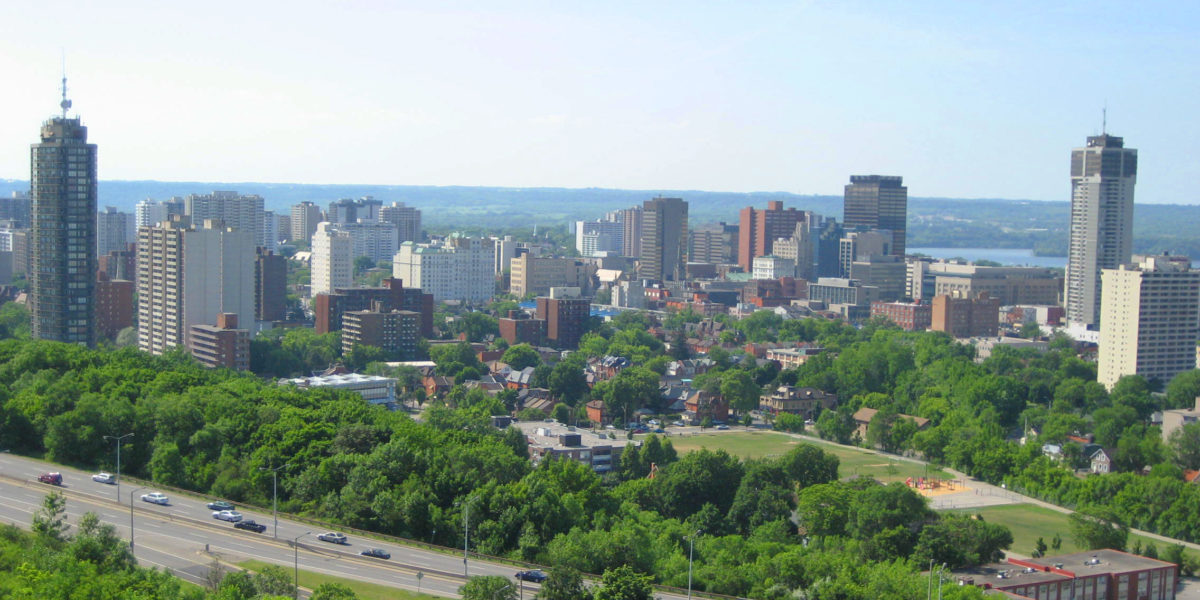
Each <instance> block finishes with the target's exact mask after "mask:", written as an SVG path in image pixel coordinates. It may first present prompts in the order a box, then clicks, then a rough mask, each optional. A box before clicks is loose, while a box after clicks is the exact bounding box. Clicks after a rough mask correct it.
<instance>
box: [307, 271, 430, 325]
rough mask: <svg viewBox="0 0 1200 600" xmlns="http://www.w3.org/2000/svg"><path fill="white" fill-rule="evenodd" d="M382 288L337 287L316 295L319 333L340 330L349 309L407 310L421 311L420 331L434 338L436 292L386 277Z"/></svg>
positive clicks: (314, 305)
mask: <svg viewBox="0 0 1200 600" xmlns="http://www.w3.org/2000/svg"><path fill="white" fill-rule="evenodd" d="M381 283H382V284H383V285H382V287H372V288H338V289H335V290H333V291H332V292H330V293H328V294H318V295H317V296H316V297H315V298H313V316H314V319H313V328H314V329H315V330H316V331H317V333H329V332H330V331H339V330H341V328H342V322H343V317H344V316H345V314H346V313H347V312H350V311H355V310H369V309H371V308H372V307H373V306H375V305H378V306H379V308H380V310H384V311H390V310H408V311H412V312H415V313H417V314H419V315H420V316H421V317H420V321H419V323H418V326H419V330H418V332H419V333H420V334H421V335H423V336H425V337H433V295H432V294H426V293H425V292H424V291H423V290H421V289H419V288H412V287H407V288H406V287H404V283H403V282H402V281H400V280H399V279H394V278H390V277H389V278H387V279H384V280H383V281H382V282H381Z"/></svg>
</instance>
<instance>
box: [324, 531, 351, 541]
mask: <svg viewBox="0 0 1200 600" xmlns="http://www.w3.org/2000/svg"><path fill="white" fill-rule="evenodd" d="M317 539H318V540H321V541H322V542H329V543H330V544H349V543H350V540H347V539H346V534H344V533H338V532H336V531H327V532H325V533H322V534H320V535H318V536H317Z"/></svg>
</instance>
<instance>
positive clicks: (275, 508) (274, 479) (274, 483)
mask: <svg viewBox="0 0 1200 600" xmlns="http://www.w3.org/2000/svg"><path fill="white" fill-rule="evenodd" d="M290 466H292V465H291V464H290V463H285V464H282V465H279V466H278V467H259V468H258V470H259V471H270V472H271V512H272V513H273V514H274V515H275V528H274V529H273V530H272V531H271V537H273V538H275V539H279V478H278V475H279V470H280V469H285V468H287V467H290Z"/></svg>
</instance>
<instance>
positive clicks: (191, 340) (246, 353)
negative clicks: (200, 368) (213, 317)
mask: <svg viewBox="0 0 1200 600" xmlns="http://www.w3.org/2000/svg"><path fill="white" fill-rule="evenodd" d="M188 351H189V352H191V354H192V356H193V357H195V359H196V360H197V361H198V362H199V363H200V364H202V365H204V366H206V367H209V368H218V367H223V368H226V369H234V370H235V371H246V370H249V369H250V331H249V330H247V329H239V328H238V316H237V313H221V314H218V315H217V324H216V326H213V325H192V327H191V329H190V330H189V335H188Z"/></svg>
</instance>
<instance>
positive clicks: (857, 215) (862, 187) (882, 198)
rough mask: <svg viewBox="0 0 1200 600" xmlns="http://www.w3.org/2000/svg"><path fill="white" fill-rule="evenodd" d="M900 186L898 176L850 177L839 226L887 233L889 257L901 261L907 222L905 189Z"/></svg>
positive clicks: (901, 180) (901, 181) (900, 182)
mask: <svg viewBox="0 0 1200 600" xmlns="http://www.w3.org/2000/svg"><path fill="white" fill-rule="evenodd" d="M903 182H904V178H903V177H899V176H889V175H851V176H850V185H847V186H846V195H845V198H844V203H843V205H842V211H843V214H842V226H844V227H845V228H846V229H848V230H850V229H855V228H857V227H863V228H866V229H886V230H888V231H891V232H892V252H891V254H892V255H893V256H900V257H903V256H904V250H905V242H904V238H905V232H906V231H907V221H908V188H907V187H904V185H902V184H903Z"/></svg>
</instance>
